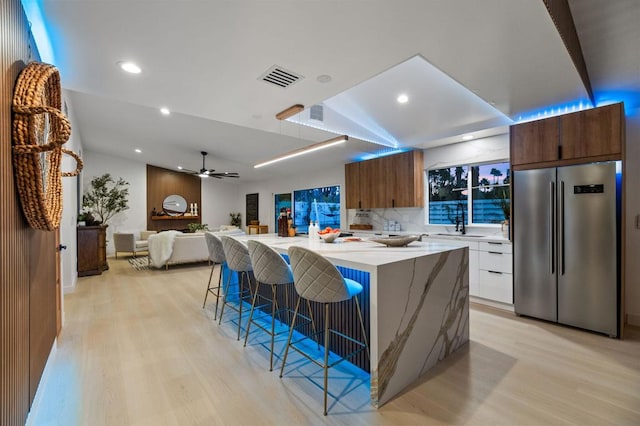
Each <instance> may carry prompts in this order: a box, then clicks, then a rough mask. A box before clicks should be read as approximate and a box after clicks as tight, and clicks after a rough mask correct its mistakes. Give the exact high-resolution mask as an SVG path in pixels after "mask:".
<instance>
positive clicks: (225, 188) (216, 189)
mask: <svg viewBox="0 0 640 426" xmlns="http://www.w3.org/2000/svg"><path fill="white" fill-rule="evenodd" d="M201 182H202V183H201V194H202V206H201V208H200V215H201V216H202V223H205V224H207V225H209V229H211V230H217V229H219V227H220V225H229V224H230V223H231V217H230V216H229V213H231V212H234V213H235V212H244V206H245V204H244V192H243V191H244V189H243V188H242V185H241V184H240V183H239V182H233V181H231V180H230V179H228V180H225V179H213V178H208V179H202V180H201ZM241 195H242V197H241ZM260 207H262V206H260ZM243 218H244V214H243ZM243 223H244V220H243Z"/></svg>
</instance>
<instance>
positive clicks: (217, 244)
mask: <svg viewBox="0 0 640 426" xmlns="http://www.w3.org/2000/svg"><path fill="white" fill-rule="evenodd" d="M204 240H205V241H206V242H207V249H208V250H209V260H210V261H211V263H212V264H211V273H210V274H209V283H208V284H207V291H206V292H205V294H204V302H203V303H202V309H204V306H205V305H206V304H207V297H208V296H209V293H211V294H213V295H214V296H216V310H215V313H214V315H213V320H214V321H215V320H217V319H218V302H219V301H220V291H221V290H222V267H223V265H224V263H225V262H226V258H225V257H224V249H223V248H222V241H220V238H218V237H217V236H216V235H214V234H212V233H211V232H205V234H204ZM216 265H220V268H219V269H220V272H219V274H218V285H216V286H213V287H211V278H212V277H213V270H214V269H215V267H216Z"/></svg>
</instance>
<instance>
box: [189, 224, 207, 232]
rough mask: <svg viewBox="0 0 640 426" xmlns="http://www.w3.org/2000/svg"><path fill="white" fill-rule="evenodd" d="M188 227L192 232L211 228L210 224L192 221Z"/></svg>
mask: <svg viewBox="0 0 640 426" xmlns="http://www.w3.org/2000/svg"><path fill="white" fill-rule="evenodd" d="M187 227H188V228H189V232H191V233H196V232H205V231H208V230H209V225H207V224H206V223H190V224H189V225H187Z"/></svg>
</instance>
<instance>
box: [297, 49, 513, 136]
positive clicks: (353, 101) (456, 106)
mask: <svg viewBox="0 0 640 426" xmlns="http://www.w3.org/2000/svg"><path fill="white" fill-rule="evenodd" d="M401 94H404V95H406V96H407V97H408V98H409V100H408V101H407V102H406V103H402V104H401V103H399V102H398V101H397V97H398V96H399V95H401ZM323 105H324V106H325V107H326V108H327V110H328V112H329V114H326V116H325V118H324V120H323V121H322V122H318V121H317V120H313V119H311V118H310V114H309V110H305V111H303V112H301V113H299V114H297V115H295V116H293V117H291V118H290V119H289V121H291V122H293V123H300V124H304V125H308V126H312V127H313V126H317V127H319V128H322V129H326V130H330V131H333V132H335V133H346V134H349V135H354V136H357V137H360V138H363V139H366V140H371V141H373V142H377V143H380V144H381V145H385V146H390V147H415V146H423V145H424V144H425V142H427V141H432V140H439V139H443V138H449V137H452V136H459V135H461V134H463V133H472V132H476V131H480V130H484V129H489V128H494V127H498V126H506V125H509V124H511V123H512V120H511V119H510V118H509V117H507V116H506V115H504V114H503V113H502V112H500V111H499V110H497V109H496V108H495V107H493V106H492V105H490V104H488V103H487V102H485V101H484V100H483V99H481V98H480V97H478V96H477V95H476V94H474V93H472V92H471V91H469V90H468V89H467V88H465V87H464V86H462V85H461V84H460V83H458V82H457V81H455V80H453V79H452V78H451V77H449V76H448V75H446V74H444V73H443V72H442V71H440V70H439V69H437V68H436V67H434V66H433V65H431V64H430V63H429V62H427V61H426V60H425V59H424V58H422V57H420V56H415V57H413V58H411V59H409V60H407V61H405V62H403V63H401V64H399V65H397V66H395V67H393V68H391V69H389V70H387V71H384V72H382V73H380V74H378V75H377V76H375V77H373V78H371V79H369V80H367V81H365V82H363V83H360V84H358V85H356V86H355V87H352V88H351V89H348V90H346V91H344V92H342V93H340V94H338V95H336V96H333V97H332V98H329V99H327V100H326V101H324V102H323ZM458 141H459V140H458Z"/></svg>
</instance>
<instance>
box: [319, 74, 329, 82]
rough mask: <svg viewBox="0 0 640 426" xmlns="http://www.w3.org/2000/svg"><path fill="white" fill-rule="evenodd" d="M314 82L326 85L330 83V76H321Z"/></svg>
mask: <svg viewBox="0 0 640 426" xmlns="http://www.w3.org/2000/svg"><path fill="white" fill-rule="evenodd" d="M316 80H318V82H319V83H328V82H330V81H331V76H330V75H327V74H322V75H319V76H318V77H317V78H316Z"/></svg>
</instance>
